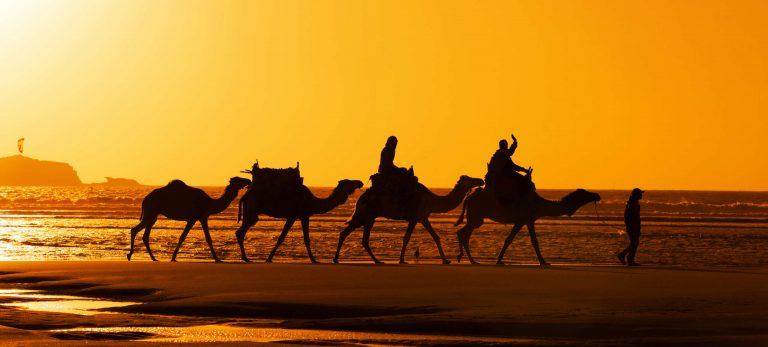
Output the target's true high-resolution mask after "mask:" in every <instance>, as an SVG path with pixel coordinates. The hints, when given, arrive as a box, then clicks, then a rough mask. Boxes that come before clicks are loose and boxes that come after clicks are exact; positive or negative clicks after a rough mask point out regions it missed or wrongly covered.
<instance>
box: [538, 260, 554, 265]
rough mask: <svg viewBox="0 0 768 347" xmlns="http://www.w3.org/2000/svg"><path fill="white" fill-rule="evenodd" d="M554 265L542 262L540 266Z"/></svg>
mask: <svg viewBox="0 0 768 347" xmlns="http://www.w3.org/2000/svg"><path fill="white" fill-rule="evenodd" d="M551 265H552V264H550V263H547V262H546V261H540V262H539V266H551Z"/></svg>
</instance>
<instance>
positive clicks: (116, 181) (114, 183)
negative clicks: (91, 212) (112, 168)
mask: <svg viewBox="0 0 768 347" xmlns="http://www.w3.org/2000/svg"><path fill="white" fill-rule="evenodd" d="M105 178H106V179H107V181H106V182H98V183H91V185H94V186H108V187H139V186H142V185H143V184H141V183H139V182H136V180H132V179H130V178H114V177H105Z"/></svg>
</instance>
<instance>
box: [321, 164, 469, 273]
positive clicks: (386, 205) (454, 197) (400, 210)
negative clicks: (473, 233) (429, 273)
mask: <svg viewBox="0 0 768 347" xmlns="http://www.w3.org/2000/svg"><path fill="white" fill-rule="evenodd" d="M481 185H483V180H482V179H480V178H473V177H469V176H461V178H459V181H458V182H457V183H456V185H455V186H454V187H453V190H451V192H450V193H449V194H448V195H445V196H438V195H435V194H434V193H432V192H431V191H430V190H429V189H427V187H425V186H424V185H423V184H421V183H419V184H418V188H417V189H416V193H415V194H414V196H413V197H411V198H410V199H409V200H408V202H406V203H405V204H403V203H402V201H401V200H400V199H397V197H394V196H372V195H375V194H376V193H375V191H374V192H373V193H372V191H371V190H370V189H368V190H366V191H365V192H364V193H363V195H361V196H360V199H358V200H357V204H356V205H355V212H354V214H353V215H352V217H351V218H350V220H349V221H348V222H347V224H348V225H347V227H346V228H344V230H342V232H341V234H340V235H339V245H338V247H337V248H336V255H335V256H334V258H333V262H334V263H338V262H339V253H340V252H341V246H342V245H343V244H344V240H345V239H346V238H347V236H349V234H351V233H352V231H354V230H355V229H357V228H359V227H361V226H362V227H363V247H364V248H365V250H366V251H367V252H368V255H370V256H371V259H373V261H374V262H375V263H376V264H380V263H381V262H380V261H379V260H378V259H376V256H374V255H373V252H372V251H371V247H370V245H369V241H370V236H371V228H373V223H374V222H375V221H376V217H384V218H388V219H395V220H403V221H406V222H408V227H407V228H406V231H405V236H403V248H402V250H401V251H400V263H401V264H402V263H405V250H406V248H407V247H408V241H410V239H411V234H412V233H413V229H414V228H415V226H416V223H420V224H421V225H423V226H424V228H425V229H427V232H429V234H430V235H431V236H432V239H433V240H434V241H435V244H437V250H438V252H439V253H440V257H441V258H442V259H443V263H444V264H449V263H450V260H448V258H446V257H445V254H444V253H443V247H442V246H441V245H440V236H438V235H437V233H436V232H435V229H433V228H432V224H430V223H429V215H430V214H432V213H444V212H448V211H451V210H453V209H454V208H456V207H457V206H459V204H461V202H462V201H463V200H464V197H465V196H466V195H467V193H468V192H469V191H470V190H471V189H472V188H474V187H479V186H481ZM372 200H375V201H376V203H371V202H370V201H372Z"/></svg>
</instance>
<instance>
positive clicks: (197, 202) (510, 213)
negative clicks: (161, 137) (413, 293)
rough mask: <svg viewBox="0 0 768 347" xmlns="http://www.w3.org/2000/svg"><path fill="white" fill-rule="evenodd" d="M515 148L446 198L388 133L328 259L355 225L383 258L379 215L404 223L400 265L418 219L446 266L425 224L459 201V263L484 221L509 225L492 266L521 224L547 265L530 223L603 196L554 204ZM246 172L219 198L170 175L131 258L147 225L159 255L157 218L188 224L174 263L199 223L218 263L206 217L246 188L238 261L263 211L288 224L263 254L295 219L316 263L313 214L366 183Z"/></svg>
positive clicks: (580, 194) (501, 152)
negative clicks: (374, 235)
mask: <svg viewBox="0 0 768 347" xmlns="http://www.w3.org/2000/svg"><path fill="white" fill-rule="evenodd" d="M512 140H513V142H512V145H511V146H510V145H508V142H507V141H506V140H501V141H500V142H499V149H497V150H496V152H495V153H494V154H493V156H492V157H491V160H490V162H489V163H488V172H487V174H486V176H485V179H484V180H483V179H480V178H474V177H469V176H466V175H462V176H461V177H459V179H458V181H457V182H456V185H455V186H454V187H453V189H452V190H451V191H450V192H449V193H448V194H447V195H444V196H439V195H436V194H434V193H432V192H431V191H430V190H429V189H428V188H427V187H426V186H424V185H423V184H421V183H419V181H418V177H416V175H415V173H414V170H413V167H411V168H409V169H406V168H402V167H398V166H396V165H395V164H394V158H395V151H396V148H397V138H396V137H394V136H390V137H389V138H388V139H387V142H386V144H385V146H384V148H383V149H382V151H381V160H380V162H379V170H378V172H377V173H375V174H374V175H372V176H371V183H372V184H371V187H370V188H368V189H366V190H365V191H364V192H363V193H362V195H360V197H359V199H358V200H357V202H356V204H355V211H354V213H353V214H352V216H351V217H350V219H349V221H348V222H347V226H346V227H345V228H344V229H343V230H342V231H341V232H340V234H339V242H338V246H337V248H336V254H335V256H334V257H333V262H334V263H338V262H339V260H340V259H339V257H340V252H341V248H342V245H343V244H344V240H345V239H346V238H347V236H349V235H350V234H351V233H352V232H353V231H354V230H356V229H358V228H360V227H362V228H363V238H362V246H363V248H364V249H365V251H366V252H367V253H368V255H369V256H370V257H371V259H372V260H373V262H374V263H377V264H378V263H381V261H380V260H379V259H377V258H376V256H375V255H374V254H373V251H372V250H371V247H370V244H369V242H370V235H371V229H372V228H373V224H374V223H375V221H376V218H377V217H384V218H388V219H393V220H402V221H405V222H407V226H406V228H405V234H404V236H403V244H402V249H401V251H400V263H401V264H402V263H405V252H406V249H407V246H408V242H409V240H410V238H411V234H412V233H413V230H414V228H415V227H416V224H421V225H422V226H424V228H425V229H426V230H427V232H428V233H429V234H430V236H431V237H432V239H433V240H434V242H435V245H436V246H437V250H438V252H439V254H440V258H442V261H443V263H444V264H449V263H450V260H449V259H448V257H446V255H445V253H444V252H443V247H442V245H441V242H440V237H439V236H438V234H437V232H436V231H435V230H434V228H433V227H432V225H431V224H430V222H429V216H430V215H431V214H432V213H444V212H448V211H451V210H453V209H455V208H457V207H458V206H459V205H461V204H462V203H463V206H462V210H461V215H460V216H459V220H458V221H457V222H456V225H457V226H458V225H460V224H461V223H463V221H464V218H465V216H466V224H465V225H464V226H462V227H461V228H460V229H459V230H458V231H457V237H458V243H459V254H458V257H457V260H458V261H461V259H462V257H463V256H464V255H465V254H466V256H467V258H468V259H469V261H470V262H471V263H472V264H476V263H477V262H476V261H475V260H474V259H473V258H472V253H471V251H470V242H469V240H470V237H471V235H472V232H473V231H474V230H475V229H477V228H479V227H480V226H481V225H483V223H484V221H485V219H490V220H492V221H495V222H499V223H503V224H512V225H513V226H512V229H511V231H510V233H509V236H508V237H507V238H506V240H505V241H504V244H503V246H502V248H501V251H500V252H499V255H498V258H497V264H503V259H504V253H505V252H506V250H507V248H508V247H509V245H510V244H511V243H512V241H513V240H514V238H515V236H516V235H517V233H518V232H519V231H520V230H521V229H522V228H523V227H524V226H525V227H527V229H528V234H529V235H530V237H531V244H532V245H533V249H534V251H535V252H536V256H537V258H538V260H539V263H540V264H541V265H548V263H547V262H546V261H545V260H544V257H543V256H542V254H541V251H540V249H539V243H538V239H537V237H536V228H535V223H536V220H538V219H539V218H541V217H545V216H561V215H569V216H570V215H572V214H573V213H575V212H576V211H577V210H578V209H579V208H581V207H582V206H584V205H586V204H588V203H591V202H597V201H600V195H598V194H596V193H592V192H588V191H586V190H584V189H577V190H575V191H573V192H571V193H569V194H567V195H566V196H565V197H563V198H562V199H561V200H558V201H552V200H547V199H544V198H543V197H541V196H540V195H539V194H538V193H536V187H535V184H534V183H533V180H532V172H533V170H532V169H530V168H528V169H524V168H522V167H520V166H518V165H517V164H515V163H514V162H513V161H512V159H511V156H512V155H513V154H514V152H515V150H516V148H517V139H516V138H515V137H514V135H513V136H512ZM242 172H243V173H248V174H250V175H251V179H246V178H242V177H232V178H231V179H230V180H229V184H228V185H227V187H226V188H225V189H224V193H223V194H222V195H221V196H220V197H219V198H216V199H214V198H211V197H210V196H208V194H206V193H205V192H204V191H203V190H201V189H198V188H193V187H190V186H188V185H186V184H185V183H184V182H182V181H180V180H173V181H171V182H170V183H168V185H166V186H164V187H161V188H158V189H155V190H153V191H152V192H150V193H149V194H147V196H146V197H145V198H144V200H143V201H142V204H141V211H142V212H141V221H140V222H139V224H138V225H136V226H135V227H133V228H132V229H131V243H130V244H131V246H130V247H131V249H130V251H129V252H128V255H127V257H128V260H131V257H132V255H133V251H134V239H135V238H136V235H137V234H138V233H139V231H141V230H142V229H144V234H143V236H142V241H143V243H144V246H145V247H146V248H147V253H148V254H149V257H150V258H151V259H152V260H153V261H157V259H156V258H155V257H154V255H153V254H152V249H151V248H150V243H149V241H150V239H149V236H150V232H151V230H152V226H153V225H154V224H155V222H156V221H157V218H158V216H159V215H163V216H165V217H167V218H170V219H173V220H179V221H185V222H187V224H186V226H185V227H184V230H183V231H182V233H181V236H179V241H178V243H177V245H176V249H175V250H174V252H173V256H172V258H171V261H176V257H177V255H178V253H179V249H180V248H181V245H182V243H184V239H185V238H186V237H187V234H188V233H189V231H190V229H191V228H192V226H193V225H194V224H195V223H197V222H200V225H201V226H202V229H203V233H204V235H205V240H206V242H207V243H208V247H209V248H210V251H211V255H212V256H213V259H214V260H215V261H216V262H220V261H221V259H219V256H218V255H217V254H216V251H215V250H214V247H213V242H212V240H211V236H210V232H209V229H208V217H209V216H211V215H212V214H216V213H220V212H222V211H224V210H225V209H226V208H227V207H229V205H230V204H231V203H232V201H234V200H235V198H237V196H238V193H239V191H240V190H242V189H243V188H247V189H246V191H245V193H244V194H243V195H242V197H241V198H240V200H239V202H238V222H239V221H242V225H241V226H240V227H239V228H238V229H237V231H236V232H235V236H236V238H237V243H238V246H239V248H240V256H241V258H242V260H243V261H245V262H249V261H250V259H249V258H248V256H247V255H246V250H245V246H244V241H245V235H246V233H247V232H248V229H250V228H251V227H252V226H254V225H255V224H256V223H257V222H258V221H259V216H260V215H266V216H270V217H274V218H284V219H285V225H284V226H283V230H282V232H281V233H280V236H279V237H278V239H277V242H276V244H275V246H274V247H273V248H272V251H271V252H270V253H269V255H268V256H267V258H266V262H268V263H269V262H272V259H273V258H274V256H275V253H276V252H277V250H278V248H279V247H280V245H281V244H282V243H283V241H284V240H285V237H286V236H287V234H288V232H289V231H290V230H291V227H292V226H293V224H294V223H295V222H296V220H298V221H299V222H300V223H301V228H302V232H303V236H304V245H305V247H306V249H307V254H308V256H309V260H310V261H311V262H312V263H317V262H318V261H317V259H316V258H315V257H314V255H313V254H312V249H311V247H310V234H309V230H310V229H309V219H310V217H311V216H313V215H317V214H323V213H327V212H329V211H331V210H333V209H334V208H336V207H337V206H339V205H342V204H344V203H345V202H346V201H347V199H348V198H349V196H350V195H352V194H353V193H354V192H355V190H357V189H360V188H362V187H363V182H362V181H359V180H348V179H343V180H340V181H339V182H338V184H337V186H336V188H334V189H333V191H332V192H331V194H330V195H329V196H327V197H325V198H318V197H316V196H315V195H314V194H313V193H312V192H311V191H310V189H309V188H308V187H307V186H305V185H304V184H303V178H302V177H301V174H300V171H299V164H298V163H297V164H296V167H295V168H283V169H275V168H262V167H260V166H259V163H258V162H256V163H255V164H254V165H253V166H252V168H251V169H250V170H244V171H242Z"/></svg>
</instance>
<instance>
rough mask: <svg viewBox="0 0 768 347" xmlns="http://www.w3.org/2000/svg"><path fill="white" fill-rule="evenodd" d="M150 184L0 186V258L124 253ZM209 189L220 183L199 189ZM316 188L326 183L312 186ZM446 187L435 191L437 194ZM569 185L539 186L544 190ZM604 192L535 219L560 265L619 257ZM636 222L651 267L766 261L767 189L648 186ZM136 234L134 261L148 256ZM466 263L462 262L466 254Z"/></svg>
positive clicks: (521, 243)
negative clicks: (567, 213) (568, 210)
mask: <svg viewBox="0 0 768 347" xmlns="http://www.w3.org/2000/svg"><path fill="white" fill-rule="evenodd" d="M152 189H154V187H137V188H133V187H131V188H127V187H96V186H82V187H0V260H125V259H126V254H127V252H128V249H129V244H130V232H129V230H130V228H131V227H133V226H135V225H136V224H137V223H138V222H139V215H140V213H141V201H142V199H143V198H144V196H145V195H146V194H147V193H149V192H150V191H151V190H152ZM204 189H205V190H206V192H208V193H209V195H211V196H213V197H218V196H219V195H221V193H222V192H223V187H207V188H204ZM312 190H313V192H314V193H315V195H317V196H318V197H325V196H327V195H328V194H330V191H331V188H312ZM448 191H449V190H448V189H435V190H434V192H435V193H436V194H439V195H444V194H447V193H448ZM568 192H569V191H566V190H545V189H541V190H539V194H541V195H542V196H544V197H545V198H549V199H555V200H556V199H559V198H560V197H562V196H564V195H565V194H566V193H568ZM595 192H597V193H599V194H600V195H601V196H602V201H601V202H600V203H598V204H597V205H593V204H589V205H586V206H584V207H582V208H581V209H580V210H579V211H578V212H577V213H576V214H574V215H573V216H571V217H558V218H545V219H541V220H539V222H538V223H537V234H538V238H539V243H540V245H541V250H542V253H543V255H544V257H545V259H547V261H549V262H551V263H553V264H555V265H557V264H583V265H603V264H606V265H607V264H617V260H616V256H615V254H616V253H617V252H618V251H619V250H620V249H622V248H623V247H624V246H625V245H626V242H627V240H626V236H625V235H623V234H622V232H621V231H622V230H623V222H622V218H623V210H624V204H625V201H626V199H627V197H628V195H629V191H600V190H595ZM359 194H360V191H358V192H356V193H355V194H354V195H352V196H351V197H350V199H349V200H348V201H347V203H346V204H344V205H342V206H339V207H338V208H336V209H335V210H333V211H331V212H330V213H327V214H324V215H317V216H314V217H313V218H312V220H311V225H310V232H311V240H312V250H313V252H314V254H315V257H317V259H318V260H319V261H321V262H330V261H331V259H332V258H333V255H334V252H335V250H336V245H337V242H338V236H339V232H340V231H341V230H342V229H343V228H344V226H345V224H344V223H345V221H346V220H347V219H348V218H349V216H351V214H352V212H353V210H354V203H355V201H356V199H357V197H358V196H359ZM460 208H461V207H460V206H459V208H458V209H456V210H454V211H451V212H449V213H445V214H436V215H433V216H432V218H431V220H432V224H433V226H434V227H435V229H436V230H437V231H438V233H439V234H440V236H441V239H442V245H443V248H444V249H445V251H446V253H447V255H448V256H449V257H450V258H451V259H452V260H453V261H454V263H455V257H456V255H457V252H458V245H457V241H456V230H458V228H459V227H456V226H454V225H453V224H454V223H455V221H456V220H457V217H458V214H459V213H460ZM641 214H642V218H643V229H642V233H643V234H642V238H641V243H640V248H639V251H638V256H637V261H638V262H639V263H641V264H643V265H651V266H681V267H733V266H738V267H743V266H764V265H767V264H768V252H767V251H766V250H768V192H719V191H648V192H646V194H645V195H644V198H643V200H642V201H641ZM238 225H239V224H238V223H237V200H235V201H234V202H233V204H232V205H231V206H230V207H229V208H228V209H227V210H226V211H224V212H223V213H221V214H218V215H214V216H212V217H211V219H210V226H211V234H212V237H213V242H214V246H215V248H216V251H217V252H218V253H219V255H220V256H221V257H222V259H223V260H224V261H230V262H238V261H240V251H239V249H238V246H237V241H236V239H235V235H234V232H235V230H236V229H237V227H238ZM282 225H283V221H282V220H279V219H273V218H269V217H265V216H262V217H261V218H260V221H259V223H258V224H257V225H256V226H254V227H252V228H251V230H250V231H249V232H248V234H247V236H246V242H245V246H246V250H247V253H248V256H249V257H250V258H251V260H253V261H263V260H264V259H265V258H266V256H267V255H268V254H269V252H270V250H271V249H272V247H273V246H274V244H275V241H276V239H277V237H278V235H279V233H280V230H281V228H282ZM183 227H184V222H178V221H172V220H169V219H165V218H163V217H161V218H160V219H159V220H158V222H157V223H156V224H155V227H154V228H153V229H152V235H151V244H152V250H153V252H154V254H155V256H156V257H157V258H158V260H160V261H168V260H170V257H171V255H172V253H173V250H174V248H175V247H176V243H177V241H178V237H179V235H180V234H181V230H182V229H183ZM405 227H406V224H405V223H404V222H402V221H392V220H387V219H379V220H378V221H377V223H376V225H375V226H374V229H373V232H372V236H371V248H372V249H373V251H374V253H375V254H376V255H377V257H379V259H381V260H383V261H384V262H388V263H396V262H397V260H398V257H399V253H400V249H401V245H402V236H403V234H404V231H405ZM511 227H512V226H511V225H502V224H498V223H494V222H491V221H486V224H485V225H483V226H482V227H481V228H479V229H477V230H475V232H474V234H473V237H472V253H473V255H474V256H475V258H476V260H478V261H480V262H481V263H487V264H493V263H495V259H496V255H497V254H498V252H499V249H500V247H501V245H502V243H503V241H504V239H505V238H506V236H507V235H508V233H509V230H510V229H511ZM141 235H142V234H141V233H139V235H138V236H137V237H136V248H135V254H134V256H133V260H134V261H146V260H149V257H148V255H147V252H146V250H145V249H144V246H143V244H142V242H141ZM361 235H362V230H358V231H356V232H354V233H353V234H351V235H350V236H349V237H348V238H347V240H346V242H345V244H344V247H343V248H342V256H341V261H342V262H369V261H370V259H369V257H368V255H367V253H366V252H365V251H364V249H363V248H362V246H361ZM417 249H418V250H419V252H420V258H419V259H418V262H419V263H424V264H429V263H438V262H439V257H438V253H437V248H436V247H435V245H434V242H433V241H432V238H431V237H430V236H429V234H428V233H427V232H426V230H424V229H423V227H421V226H417V228H416V231H415V232H414V234H413V237H412V238H411V242H410V243H409V246H408V251H407V253H406V259H407V260H408V261H409V262H411V263H415V262H417V259H415V258H414V252H415V251H416V250H417ZM178 260H179V261H211V260H212V259H211V255H210V252H209V251H208V246H207V244H206V243H205V240H204V237H203V233H202V229H201V228H200V226H199V224H197V225H195V227H194V228H193V229H192V231H191V232H190V233H189V236H188V237H187V239H186V241H185V243H184V245H183V246H182V248H181V251H180V253H179V257H178ZM274 261H275V262H308V261H309V260H308V257H307V254H306V250H305V248H304V244H303V240H302V235H301V227H300V225H299V223H296V224H295V225H294V229H293V230H292V231H291V233H289V235H288V237H287V238H286V240H285V242H284V243H283V245H282V246H281V247H280V249H279V251H278V253H277V255H276V256H275V258H274ZM505 261H506V262H507V263H508V264H536V263H537V262H536V256H535V254H534V251H533V248H532V247H531V243H530V239H529V237H528V233H527V232H526V230H525V229H524V230H523V231H521V232H520V233H519V234H518V236H517V238H516V239H515V241H514V242H513V243H512V245H511V246H510V248H509V250H508V251H507V255H506V258H505ZM463 263H466V260H465V261H464V262H463Z"/></svg>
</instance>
